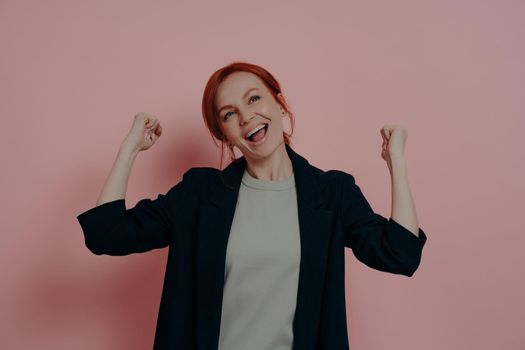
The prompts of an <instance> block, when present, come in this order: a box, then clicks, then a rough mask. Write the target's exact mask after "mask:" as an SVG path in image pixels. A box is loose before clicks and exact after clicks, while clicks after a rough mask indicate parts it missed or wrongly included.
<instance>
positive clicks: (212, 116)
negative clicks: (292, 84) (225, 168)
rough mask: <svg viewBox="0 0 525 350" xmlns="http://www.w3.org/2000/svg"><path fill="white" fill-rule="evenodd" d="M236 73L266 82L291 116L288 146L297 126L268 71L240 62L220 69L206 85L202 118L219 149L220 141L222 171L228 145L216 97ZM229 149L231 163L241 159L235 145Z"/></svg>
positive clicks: (286, 135)
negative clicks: (249, 74)
mask: <svg viewBox="0 0 525 350" xmlns="http://www.w3.org/2000/svg"><path fill="white" fill-rule="evenodd" d="M234 72H249V73H253V74H255V75H257V76H258V77H259V78H260V79H261V80H262V81H263V82H264V84H265V85H266V87H267V88H268V90H269V91H270V93H271V94H272V96H273V98H274V99H275V100H276V101H278V102H279V103H280V104H281V105H282V106H283V108H284V109H285V111H286V112H287V113H288V116H290V122H291V127H292V130H291V132H290V134H288V133H286V132H284V131H283V137H284V142H285V143H286V144H288V145H290V144H291V137H292V134H293V130H294V124H295V119H294V116H293V114H292V112H291V110H290V107H289V106H288V104H287V103H286V99H285V98H284V96H283V95H282V92H281V86H280V84H279V82H278V81H277V79H275V78H274V76H273V75H272V74H271V73H270V72H268V71H267V70H266V69H264V68H262V67H260V66H258V65H255V64H251V63H247V62H239V61H236V62H232V63H230V64H228V65H227V66H224V67H222V68H220V69H218V70H217V71H215V73H213V74H212V76H211V77H210V78H209V79H208V82H207V83H206V87H205V89H204V94H203V96H202V116H203V118H204V123H205V124H206V127H207V128H208V130H209V132H210V134H211V137H212V140H213V142H214V143H215V145H216V146H217V147H219V145H218V144H217V142H216V141H215V140H218V141H220V143H221V145H220V147H221V160H220V165H219V168H220V169H221V170H222V159H223V158H222V157H223V154H224V144H225V143H227V139H226V137H225V135H224V133H223V132H222V129H221V123H220V116H219V113H217V105H216V104H215V96H216V94H217V91H218V89H219V85H220V83H221V82H223V81H224V80H225V79H226V78H227V77H228V76H229V75H230V74H232V73H234ZM279 93H281V96H282V98H280V97H279V96H278V94H279ZM227 147H228V148H229V153H230V161H236V160H238V159H239V158H235V153H234V151H233V145H231V144H227Z"/></svg>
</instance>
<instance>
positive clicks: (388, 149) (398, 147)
mask: <svg viewBox="0 0 525 350" xmlns="http://www.w3.org/2000/svg"><path fill="white" fill-rule="evenodd" d="M380 132H381V136H382V137H383V145H382V148H383V149H382V151H381V157H382V158H383V159H384V160H385V161H386V163H387V165H388V169H389V170H390V172H392V158H393V157H403V156H404V153H405V143H406V139H407V136H408V133H407V131H406V129H405V128H403V127H402V126H401V125H396V124H387V125H385V126H383V127H382V128H381V131H380Z"/></svg>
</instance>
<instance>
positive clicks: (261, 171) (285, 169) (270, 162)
mask: <svg viewBox="0 0 525 350" xmlns="http://www.w3.org/2000/svg"><path fill="white" fill-rule="evenodd" d="M246 161H247V164H246V171H248V173H249V174H250V175H251V176H253V177H255V178H257V179H261V180H270V181H282V180H286V179H287V178H289V177H290V176H292V174H293V165H292V160H291V159H290V157H289V156H288V153H287V152H286V147H285V144H284V142H283V143H281V144H280V145H279V147H278V148H277V149H276V150H275V151H274V152H273V153H272V154H270V155H269V156H268V157H266V158H263V159H256V160H253V159H248V158H246Z"/></svg>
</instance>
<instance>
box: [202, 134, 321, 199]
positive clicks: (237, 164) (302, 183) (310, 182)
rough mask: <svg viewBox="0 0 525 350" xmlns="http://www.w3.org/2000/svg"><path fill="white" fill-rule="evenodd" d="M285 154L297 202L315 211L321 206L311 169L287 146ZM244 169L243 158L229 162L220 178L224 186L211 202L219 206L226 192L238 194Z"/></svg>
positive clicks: (317, 185)
mask: <svg viewBox="0 0 525 350" xmlns="http://www.w3.org/2000/svg"><path fill="white" fill-rule="evenodd" d="M285 147H286V152H287V153H288V156H289V157H290V159H291V161H292V166H293V171H294V176H295V186H296V188H297V200H298V201H301V202H304V203H305V204H306V205H308V206H309V207H311V208H313V209H315V208H317V207H319V206H320V205H321V204H322V197H321V190H320V188H319V184H318V182H317V179H316V178H315V176H314V174H313V168H312V166H311V165H310V163H309V162H308V160H306V159H305V158H304V157H303V156H301V155H300V154H298V153H296V152H295V151H294V150H293V149H292V148H291V147H290V146H289V145H288V144H285ZM245 169H246V159H245V157H244V156H242V157H240V158H238V159H236V160H234V161H233V162H231V163H230V164H229V165H228V166H227V167H226V168H225V169H224V170H223V171H222V172H221V176H222V178H223V180H224V185H225V186H218V187H217V189H216V190H215V192H214V193H213V194H212V196H211V199H210V200H211V202H212V203H213V204H215V205H216V206H221V205H222V204H223V203H224V200H225V199H226V197H227V196H228V195H231V193H228V191H234V192H235V193H236V194H237V193H238V192H239V187H240V184H241V180H242V175H243V173H244V170H245Z"/></svg>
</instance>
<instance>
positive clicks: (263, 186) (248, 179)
mask: <svg viewBox="0 0 525 350" xmlns="http://www.w3.org/2000/svg"><path fill="white" fill-rule="evenodd" d="M242 183H243V184H244V185H246V186H248V187H251V188H255V189H259V190H274V191H282V190H287V189H290V188H293V187H294V186H295V173H292V175H291V176H289V177H288V178H287V179H284V180H279V181H273V180H262V179H257V178H255V177H253V176H251V175H250V173H249V172H248V171H247V170H246V169H244V174H243V175H242Z"/></svg>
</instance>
